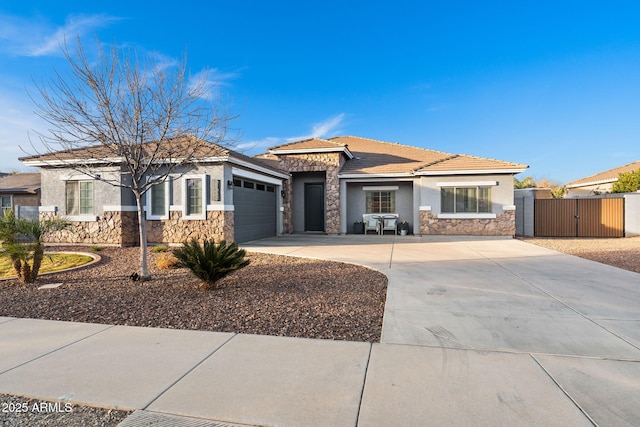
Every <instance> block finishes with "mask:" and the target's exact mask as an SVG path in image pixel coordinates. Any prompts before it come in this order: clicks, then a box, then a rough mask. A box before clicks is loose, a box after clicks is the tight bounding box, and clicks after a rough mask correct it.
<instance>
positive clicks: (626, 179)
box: [612, 169, 640, 193]
mask: <svg viewBox="0 0 640 427" xmlns="http://www.w3.org/2000/svg"><path fill="white" fill-rule="evenodd" d="M638 190H640V169H638V170H635V171H631V172H623V173H621V174H619V175H618V180H617V181H616V182H614V183H613V187H612V191H613V192H614V193H634V192H636V191H638Z"/></svg>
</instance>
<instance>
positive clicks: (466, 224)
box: [420, 211, 516, 236]
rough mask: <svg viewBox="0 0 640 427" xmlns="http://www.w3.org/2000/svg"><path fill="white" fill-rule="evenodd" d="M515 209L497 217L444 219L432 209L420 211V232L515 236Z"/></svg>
mask: <svg viewBox="0 0 640 427" xmlns="http://www.w3.org/2000/svg"><path fill="white" fill-rule="evenodd" d="M515 218H516V217H515V211H504V212H503V213H501V214H498V215H497V217H496V218H495V219H483V218H474V219H466V218H465V219H463V218H455V219H448V218H447V219H444V218H438V216H437V215H434V214H432V213H431V212H430V211H420V234H433V235H469V236H515V234H516V219H515Z"/></svg>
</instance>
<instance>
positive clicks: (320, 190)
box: [304, 183, 324, 231]
mask: <svg viewBox="0 0 640 427" xmlns="http://www.w3.org/2000/svg"><path fill="white" fill-rule="evenodd" d="M304 230H305V231H324V184H323V183H306V184H305V185H304Z"/></svg>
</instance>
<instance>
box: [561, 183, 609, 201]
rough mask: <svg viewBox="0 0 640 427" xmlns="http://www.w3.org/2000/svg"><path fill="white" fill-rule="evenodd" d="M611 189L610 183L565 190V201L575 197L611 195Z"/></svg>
mask: <svg viewBox="0 0 640 427" xmlns="http://www.w3.org/2000/svg"><path fill="white" fill-rule="evenodd" d="M612 188H613V183H612V182H605V183H600V184H593V185H585V186H582V187H576V188H567V194H565V196H564V197H565V199H570V198H575V197H593V196H597V195H600V194H604V193H611V190H612Z"/></svg>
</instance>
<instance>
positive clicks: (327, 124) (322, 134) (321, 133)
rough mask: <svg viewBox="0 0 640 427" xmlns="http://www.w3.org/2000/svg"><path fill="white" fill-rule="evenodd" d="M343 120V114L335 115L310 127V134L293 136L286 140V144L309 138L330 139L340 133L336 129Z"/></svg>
mask: <svg viewBox="0 0 640 427" xmlns="http://www.w3.org/2000/svg"><path fill="white" fill-rule="evenodd" d="M344 118H345V114H344V113H340V114H337V115H335V116H333V117H329V118H328V119H326V120H324V121H322V122H319V123H316V124H314V125H313V126H312V127H311V132H310V133H308V134H306V135H302V136H293V137H290V138H286V141H287V142H294V141H301V140H304V139H310V138H330V137H332V136H336V135H337V134H339V133H340V132H341V131H340V130H339V129H338V127H339V126H340V125H341V124H342V121H343V120H344Z"/></svg>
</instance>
